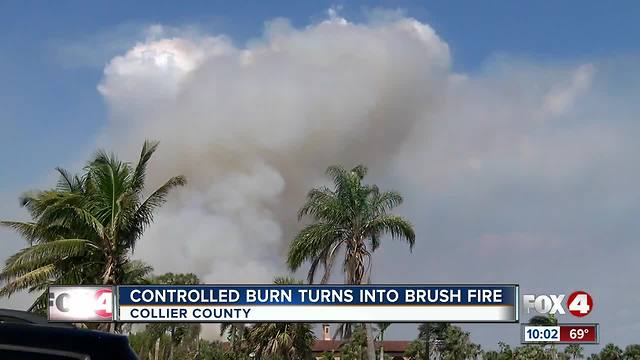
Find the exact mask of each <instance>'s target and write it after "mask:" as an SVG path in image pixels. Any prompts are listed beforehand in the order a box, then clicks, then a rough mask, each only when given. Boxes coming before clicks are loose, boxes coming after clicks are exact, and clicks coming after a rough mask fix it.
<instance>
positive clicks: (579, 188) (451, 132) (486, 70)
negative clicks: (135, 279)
mask: <svg viewBox="0 0 640 360" xmlns="http://www.w3.org/2000/svg"><path fill="white" fill-rule="evenodd" d="M153 34H154V37H153V38H150V39H148V40H146V41H144V42H141V43H138V44H137V45H135V46H134V47H133V48H131V49H130V50H129V51H127V52H126V53H125V54H123V55H121V56H118V57H115V58H113V59H112V60H111V61H110V62H109V63H108V65H107V66H106V68H105V70H104V78H103V80H102V81H101V83H100V85H99V90H100V92H101V93H102V95H103V96H104V98H105V100H106V102H107V104H108V107H109V110H110V117H109V123H108V125H107V126H106V128H105V130H104V132H103V134H102V138H101V140H100V142H101V145H103V146H106V147H109V148H114V149H117V151H118V152H119V153H124V154H125V155H126V156H127V158H128V159H131V158H134V156H135V154H136V152H137V151H138V150H139V147H140V146H141V144H142V141H143V140H144V139H145V138H151V139H159V140H160V141H161V146H160V150H159V151H158V154H157V157H156V160H155V162H153V164H152V166H151V169H150V172H151V176H152V177H151V179H150V180H149V181H150V185H158V184H160V183H161V181H163V180H164V179H166V178H168V177H169V176H173V175H176V174H183V175H185V176H186V177H187V179H188V181H189V184H188V186H187V187H186V188H184V189H181V190H180V191H178V192H176V193H175V194H174V196H173V197H172V198H171V199H170V201H169V203H168V204H167V205H166V206H165V207H164V208H163V209H162V210H161V211H160V212H159V213H158V216H157V218H156V222H155V224H154V225H153V226H152V227H151V228H150V229H149V230H148V231H147V233H146V234H145V236H144V238H143V239H142V240H141V241H140V243H139V246H138V248H137V250H136V253H135V255H136V257H139V258H142V259H144V260H146V261H148V262H150V263H151V264H152V265H153V266H154V267H155V268H156V272H159V273H160V272H165V271H174V272H187V271H192V272H195V273H197V274H198V275H199V276H200V277H201V278H202V280H203V281H207V282H234V283H237V282H269V281H271V279H272V278H273V276H275V275H279V274H283V273H286V271H287V270H286V268H285V266H284V256H283V255H284V252H285V249H286V246H287V244H288V243H289V241H290V240H291V238H292V236H293V234H294V233H295V231H296V229H298V228H299V226H300V225H299V224H298V222H297V219H296V211H297V209H298V208H299V206H300V205H301V204H302V202H303V200H304V196H305V194H306V192H307V191H308V190H309V189H310V188H311V187H313V186H315V185H318V184H321V183H323V182H324V181H326V179H324V178H323V171H324V169H325V168H326V167H327V166H328V165H330V164H334V163H340V164H344V165H345V166H353V165H355V164H357V163H364V164H367V165H368V166H369V167H370V168H371V171H372V174H371V177H370V179H369V180H370V181H373V182H376V183H380V184H382V185H383V186H384V187H392V188H395V189H398V190H400V191H401V192H402V193H403V194H404V195H405V197H406V198H407V203H406V205H405V206H403V208H402V209H401V211H402V212H403V214H404V215H406V216H408V217H409V218H410V219H411V220H412V221H413V222H414V223H415V225H416V230H417V234H418V239H417V245H416V249H415V251H414V254H413V255H412V256H408V255H407V250H406V248H404V247H402V249H401V250H397V251H402V254H400V253H399V252H397V253H396V252H394V251H396V250H394V248H393V247H388V246H383V247H382V248H381V250H380V251H379V252H378V253H382V254H381V255H382V256H380V257H377V258H376V261H378V264H380V266H378V267H376V269H378V268H380V269H385V270H384V271H380V272H379V273H376V274H374V277H376V279H381V280H386V281H403V282H411V281H418V282H428V281H454V282H473V281H484V282H487V281H489V282H493V281H509V282H519V283H521V284H523V286H525V287H526V286H527V285H529V286H532V287H536V286H538V287H543V286H542V285H543V284H542V283H541V282H540V279H543V278H544V279H545V282H544V289H548V288H549V287H557V288H562V289H566V288H567V284H568V283H571V284H572V285H571V286H577V284H576V283H575V281H573V282H572V279H573V280H575V279H581V278H583V277H580V276H581V275H579V273H578V270H579V269H582V268H584V266H582V265H580V264H578V263H571V264H569V263H567V262H571V261H572V260H571V259H568V258H567V257H565V256H564V255H562V254H564V252H562V251H560V250H561V249H563V248H568V247H570V248H571V249H584V250H581V251H582V252H581V253H580V254H581V255H580V256H578V257H577V258H579V259H580V260H581V261H592V262H593V263H598V262H599V261H601V258H602V256H601V254H602V251H608V253H609V254H611V253H612V252H615V253H620V254H624V253H625V252H624V251H619V250H617V249H618V248H617V247H615V246H613V247H612V245H611V243H609V242H606V241H604V239H608V238H609V236H608V235H609V232H610V231H611V229H614V228H618V222H619V221H621V220H616V221H617V222H612V221H613V220H611V216H610V217H609V218H607V214H616V211H618V213H620V212H622V211H623V210H624V209H629V208H631V205H630V202H629V201H630V200H629V197H628V194H629V193H632V192H633V191H632V190H633V189H634V187H635V185H634V184H635V183H637V179H639V178H640V176H639V173H640V171H639V170H638V169H637V166H628V164H632V163H637V161H635V160H632V159H633V155H632V154H634V153H637V150H638V149H637V146H636V145H634V144H635V142H634V137H633V134H636V133H637V132H638V131H637V130H638V129H637V126H634V125H630V123H629V122H628V121H626V120H625V119H628V118H630V117H629V116H630V114H636V115H637V114H638V111H637V109H636V108H625V104H629V101H628V100H626V98H625V95H624V94H622V95H620V94H617V95H612V94H607V95H606V96H605V95H604V94H605V93H607V91H608V90H609V89H611V88H613V87H612V86H611V85H610V84H609V83H607V81H605V80H602V81H601V83H599V84H598V85H597V87H596V85H595V82H596V80H597V76H596V75H597V74H598V73H599V72H600V71H601V69H600V67H599V66H596V65H594V64H576V65H572V64H560V65H554V64H544V65H535V64H531V63H529V62H524V61H519V60H517V59H515V60H514V59H513V58H500V57H498V58H496V59H493V60H491V61H489V62H487V63H486V64H485V65H483V66H482V67H480V68H479V69H478V70H475V71H474V72H471V73H467V74H459V73H455V72H454V71H452V70H451V68H452V59H451V54H450V51H449V47H448V45H447V43H446V42H444V41H443V40H442V39H441V38H440V37H438V35H437V34H436V33H435V32H434V30H433V29H432V28H431V27H429V26H428V25H426V24H424V23H421V22H419V21H417V20H414V19H411V18H407V17H403V16H399V15H398V14H397V13H396V14H394V15H393V16H380V17H378V18H377V19H376V20H375V21H370V22H365V23H353V22H349V21H347V20H346V19H343V18H341V17H339V16H337V15H336V14H335V12H331V13H330V15H329V17H328V18H327V19H326V20H324V21H321V22H317V23H313V24H310V25H309V26H307V27H304V28H294V27H292V26H291V25H290V24H289V23H288V22H287V21H286V20H282V19H276V20H274V21H272V22H271V23H269V24H267V26H266V28H265V31H264V34H263V35H262V36H261V37H260V38H259V39H256V40H254V41H251V42H249V43H248V44H247V45H243V46H240V45H238V44H235V43H234V42H233V41H232V40H231V39H229V38H227V37H225V36H213V35H207V34H202V33H197V32H193V31H190V32H186V33H184V34H180V32H179V31H172V32H171V34H170V35H168V34H165V33H163V31H162V28H160V27H155V28H154V31H153ZM605 65H606V64H605ZM607 66H608V68H609V69H610V68H612V66H611V64H609V65H607ZM613 67H614V68H615V66H613ZM628 73H632V72H628ZM625 74H627V73H625ZM609 75H610V74H609ZM625 76H627V75H625ZM627 83H630V81H628V82H627ZM636 83H640V82H634V83H633V84H636ZM629 86H630V85H629ZM634 86H635V85H634ZM614 94H615V93H614ZM613 97H616V99H617V100H615V101H613V100H611V99H612V98H613ZM612 104H615V106H614V105H612ZM578 105H579V106H578ZM614 107H615V108H618V109H621V110H620V112H616V111H613V112H612V111H611V109H612V108H614ZM625 109H626V110H625ZM624 111H626V113H625V112H624ZM621 114H622V115H621ZM625 114H626V115H625ZM623 115H624V116H623ZM603 119H607V121H606V122H605V121H602V120H603ZM614 173H615V174H616V176H612V174H614ZM634 179H635V181H634ZM616 209H617V210H616ZM612 224H614V225H612ZM615 235H616V236H614V237H616V238H620V237H619V236H618V235H620V234H615ZM626 236H627V237H626V238H625V239H627V240H625V241H627V244H636V243H637V242H633V241H631V239H632V237H629V234H627V235H626ZM621 241H622V240H621ZM635 246H636V248H637V245H635ZM398 249H400V248H399V247H398ZM554 249H555V250H557V253H556V252H552V253H551V254H550V253H549V250H554ZM618 251H619V252H618ZM626 253H630V252H628V250H627V252H626ZM554 254H558V255H557V256H559V258H558V261H562V262H563V263H567V264H566V268H565V270H566V271H562V272H558V271H556V270H555V269H551V268H550V270H548V272H549V273H548V274H546V275H548V276H545V274H543V273H540V271H539V269H537V268H536V271H535V272H534V271H529V270H530V268H529V267H527V266H528V265H531V264H530V261H528V260H529V259H536V257H538V258H545V259H548V258H549V257H550V256H556V255H554ZM506 255H509V256H508V257H507V256H506ZM400 256H402V259H403V260H402V261H398V259H399V258H400ZM577 258H576V259H577ZM451 259H456V261H455V263H456V264H455V266H453V265H452V264H451V261H450V260H451ZM560 259H561V260H560ZM576 261H577V260H576ZM612 263H615V264H619V263H620V262H612ZM527 264H528V265H527ZM542 271H543V272H544V271H546V270H542ZM623 272H624V271H622V270H621V271H620V273H623ZM534 273H535V275H532V274H534ZM527 281H529V282H528V283H527ZM585 285H589V284H585ZM591 285H593V284H591ZM592 289H593V287H592ZM598 291H599V290H598V289H594V292H595V295H596V296H599V295H601V296H602V298H604V297H605V293H606V292H605V291H604V290H602V292H601V293H598ZM611 293H613V292H611ZM603 301H605V300H603ZM600 308H601V309H605V308H606V306H604V305H603V306H601V307H600ZM612 308H615V307H612ZM491 333H492V334H493V332H491ZM516 333H517V331H514V332H513V334H516ZM510 334H511V333H510ZM508 336H511V335H508ZM490 341H492V342H493V341H495V339H491V340H490Z"/></svg>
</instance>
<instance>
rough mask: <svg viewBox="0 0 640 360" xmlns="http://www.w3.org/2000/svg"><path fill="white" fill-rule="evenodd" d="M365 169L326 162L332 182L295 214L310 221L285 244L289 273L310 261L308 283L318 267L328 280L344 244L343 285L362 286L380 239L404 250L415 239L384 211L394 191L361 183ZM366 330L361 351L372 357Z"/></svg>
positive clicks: (393, 201) (394, 201) (394, 200)
mask: <svg viewBox="0 0 640 360" xmlns="http://www.w3.org/2000/svg"><path fill="white" fill-rule="evenodd" d="M366 174H367V168H366V167H364V166H362V165H358V166H356V167H354V168H353V169H351V170H346V169H344V168H343V167H341V166H335V165H334V166H330V167H329V168H328V169H327V175H329V176H330V177H331V178H332V179H333V183H334V186H333V188H332V189H330V188H328V187H320V188H316V189H313V190H311V191H310V192H309V194H308V195H307V200H306V203H305V204H304V205H303V206H302V208H301V209H300V211H299V212H298V218H299V219H302V218H304V217H305V216H309V217H310V218H311V220H312V223H311V224H309V225H308V226H306V227H305V228H304V229H302V231H300V232H299V233H298V235H297V236H296V237H295V239H294V240H293V242H292V243H291V245H290V247H289V253H288V256H287V264H288V265H289V268H290V269H291V270H293V271H295V270H297V269H298V268H300V266H301V265H302V264H303V263H305V262H309V263H310V268H309V272H308V276H307V280H308V282H309V283H313V281H314V278H315V275H316V270H317V269H318V265H322V266H323V268H324V274H323V276H322V279H321V283H322V284H325V283H327V282H328V280H329V276H330V274H331V270H332V268H333V264H334V261H335V259H336V257H337V255H338V254H339V253H340V250H341V249H343V248H344V260H343V267H342V268H343V272H344V274H345V283H346V284H351V285H360V284H365V283H368V282H369V281H370V275H371V254H372V252H373V251H375V250H376V249H377V248H378V247H379V246H380V240H381V237H382V236H383V235H385V234H390V235H391V237H393V238H399V239H403V240H406V241H407V242H408V243H409V247H410V249H411V248H413V245H414V243H415V233H414V230H413V226H412V225H411V223H409V222H408V221H407V220H405V219H404V218H402V217H400V216H396V215H392V214H390V211H391V210H392V209H393V208H395V207H396V206H398V205H400V204H401V203H402V196H400V194H399V193H397V192H395V191H385V192H381V191H380V190H379V189H378V187H377V186H375V185H368V184H363V183H362V180H363V178H364V177H365V175H366ZM366 328H367V353H368V355H369V359H370V360H373V358H374V357H375V349H374V346H373V336H372V331H371V326H370V325H366ZM343 329H344V332H343V334H344V335H345V336H346V337H348V336H349V335H350V326H349V324H345V325H344V326H343Z"/></svg>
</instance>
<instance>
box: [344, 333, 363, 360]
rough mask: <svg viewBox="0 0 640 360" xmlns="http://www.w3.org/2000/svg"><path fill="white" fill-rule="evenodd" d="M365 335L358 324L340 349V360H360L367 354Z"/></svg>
mask: <svg viewBox="0 0 640 360" xmlns="http://www.w3.org/2000/svg"><path fill="white" fill-rule="evenodd" d="M366 346H367V334H366V330H365V328H364V326H362V325H361V324H358V325H356V326H355V327H354V329H353V333H352V334H351V337H350V338H349V340H348V341H347V342H346V343H344V344H343V345H342V348H341V349H340V360H362V359H363V358H364V357H365V356H366V355H367V354H366V352H365V349H366Z"/></svg>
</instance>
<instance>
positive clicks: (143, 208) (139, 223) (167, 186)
mask: <svg viewBox="0 0 640 360" xmlns="http://www.w3.org/2000/svg"><path fill="white" fill-rule="evenodd" d="M186 183H187V180H186V179H185V177H184V176H175V177H172V178H171V179H169V180H168V181H167V182H166V183H164V185H162V186H160V187H159V188H158V189H157V190H156V191H154V192H153V193H152V194H151V195H149V197H148V198H147V199H146V200H145V201H144V202H143V203H142V204H140V206H139V207H138V208H137V209H136V210H135V212H134V215H133V219H132V221H131V224H130V230H129V234H128V236H129V239H128V241H129V243H128V245H129V246H131V247H132V248H133V245H134V244H135V240H137V238H138V237H139V236H140V235H141V234H142V232H143V231H144V229H145V228H146V227H147V226H148V225H149V224H151V222H152V221H153V212H154V210H156V209H157V208H158V207H159V206H161V205H162V204H164V203H165V201H166V199H167V195H168V194H169V191H171V190H172V189H173V188H176V187H178V186H183V185H185V184H186Z"/></svg>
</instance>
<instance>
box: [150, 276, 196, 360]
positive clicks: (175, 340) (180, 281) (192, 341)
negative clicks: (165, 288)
mask: <svg viewBox="0 0 640 360" xmlns="http://www.w3.org/2000/svg"><path fill="white" fill-rule="evenodd" d="M151 282H152V283H153V284H161V285H197V284H200V279H198V276H197V275H195V274H193V273H188V274H174V273H171V272H169V273H165V274H162V275H159V276H155V277H153V279H151ZM146 330H147V331H148V332H149V333H150V334H153V335H154V338H155V339H156V341H160V338H161V337H162V335H164V334H168V335H169V360H173V358H174V352H175V349H176V347H177V346H178V345H182V346H183V347H188V346H189V345H193V346H192V347H196V348H197V344H198V340H199V335H200V324H191V323H173V322H169V323H152V324H148V325H147V327H146Z"/></svg>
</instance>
